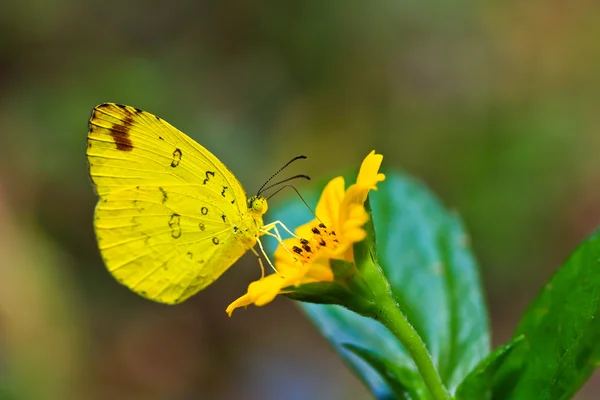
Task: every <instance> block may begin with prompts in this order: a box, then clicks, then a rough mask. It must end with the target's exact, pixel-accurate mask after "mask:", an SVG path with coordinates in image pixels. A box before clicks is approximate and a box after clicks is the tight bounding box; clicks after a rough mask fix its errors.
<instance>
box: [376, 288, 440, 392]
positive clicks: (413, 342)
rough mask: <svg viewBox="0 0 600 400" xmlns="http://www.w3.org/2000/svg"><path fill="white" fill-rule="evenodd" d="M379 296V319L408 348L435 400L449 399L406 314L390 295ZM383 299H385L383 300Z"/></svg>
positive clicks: (425, 349)
mask: <svg viewBox="0 0 600 400" xmlns="http://www.w3.org/2000/svg"><path fill="white" fill-rule="evenodd" d="M382 297H383V298H379V299H378V300H379V304H378V305H379V306H380V307H381V308H380V311H381V314H380V315H379V316H380V321H381V323H382V324H383V325H385V326H386V327H387V328H388V329H389V330H390V331H391V332H392V333H393V334H394V335H395V336H396V337H397V338H398V339H399V340H400V342H401V343H402V345H403V346H404V347H405V348H406V349H407V350H408V352H409V353H410V355H411V356H412V359H413V361H414V362H415V364H416V366H417V369H418V370H419V373H420V374H421V377H422V378H423V381H424V382H425V385H426V386H427V388H428V389H429V392H430V393H431V395H432V397H433V398H434V399H435V400H449V399H450V395H449V394H448V392H447V391H446V388H445V387H444V384H443V383H442V379H441V378H440V375H439V374H438V372H437V370H436V368H435V366H434V365H433V360H432V359H431V356H430V355H429V352H428V351H427V348H426V347H425V343H423V340H422V339H421V337H420V336H419V334H418V333H417V331H415V328H413V327H412V325H411V324H410V323H409V322H408V320H407V319H406V316H405V315H404V314H403V313H402V311H400V309H399V308H398V304H397V303H396V301H395V300H394V299H393V297H392V296H391V295H388V296H382ZM384 299H385V300H384Z"/></svg>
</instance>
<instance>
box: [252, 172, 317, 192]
mask: <svg viewBox="0 0 600 400" xmlns="http://www.w3.org/2000/svg"><path fill="white" fill-rule="evenodd" d="M293 179H308V180H309V181H310V176H308V175H304V174H300V175H295V176H292V177H291V178H286V179H284V180H282V181H279V182H277V183H273V184H271V185H269V186H267V187H266V188H264V189H261V190H260V191H259V192H258V194H259V195H260V194H261V193H264V192H266V191H267V190H269V189H271V188H274V187H275V186H277V185H281V184H282V183H286V182H289V181H291V180H293ZM269 197H270V196H269Z"/></svg>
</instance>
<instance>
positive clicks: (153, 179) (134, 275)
mask: <svg viewBox="0 0 600 400" xmlns="http://www.w3.org/2000/svg"><path fill="white" fill-rule="evenodd" d="M87 155H88V160H89V164H90V174H91V177H92V180H93V182H94V183H95V185H96V190H97V192H98V195H99V196H100V201H99V203H98V206H97V207H96V213H95V228H96V236H97V238H98V244H99V247H100V250H101V253H102V256H103V258H104V261H105V263H106V265H107V268H108V269H109V271H110V272H111V273H112V274H113V275H114V276H115V277H116V278H117V279H118V280H119V281H120V282H122V283H123V284H125V285H126V286H128V287H129V288H131V289H132V290H134V291H136V292H137V293H139V294H141V295H143V296H145V297H148V298H150V299H152V300H156V301H160V302H164V303H176V302H179V301H182V300H184V299H186V298H187V297H189V296H191V295H193V294H194V293H196V292H197V291H199V290H201V289H202V288H204V287H206V286H207V285H208V284H210V283H211V282H213V281H214V280H215V279H217V278H218V277H219V276H220V275H221V274H222V273H223V272H224V271H225V270H226V269H227V268H228V267H229V266H230V265H231V264H232V263H233V262H235V260H237V258H239V257H240V256H241V255H242V254H243V253H244V252H245V251H246V250H247V247H248V243H244V242H242V241H241V240H239V239H238V238H237V237H236V234H235V231H234V228H233V227H236V228H235V229H236V230H237V227H242V226H245V225H247V221H245V218H247V217H245V214H244V211H245V208H246V195H245V192H244V190H243V188H242V187H241V185H240V183H239V182H238V181H237V179H236V178H235V177H234V176H233V175H232V174H231V172H229V170H228V169H227V168H226V167H225V166H224V165H223V164H222V163H221V162H220V161H219V160H218V159H217V158H216V157H215V156H213V155H212V154H211V153H210V152H208V150H206V149H205V148H203V147H202V146H200V145H198V144H197V143H196V142H194V141H193V140H192V139H190V138H189V137H187V136H186V135H185V134H183V133H182V132H180V131H178V130H177V129H175V128H174V127H173V126H171V125H170V124H168V123H167V122H166V121H164V120H162V119H160V118H158V117H156V116H154V115H152V114H150V113H147V112H144V111H141V110H138V109H136V108H133V107H129V106H121V105H116V104H102V105H100V106H97V107H96V108H94V111H93V112H92V117H91V119H90V129H89V134H88V150H87ZM246 235H249V236H252V235H254V233H253V232H250V233H246Z"/></svg>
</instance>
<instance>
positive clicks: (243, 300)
mask: <svg viewBox="0 0 600 400" xmlns="http://www.w3.org/2000/svg"><path fill="white" fill-rule="evenodd" d="M382 161H383V156H382V155H381V154H375V151H374V150H373V151H372V152H371V153H370V154H369V155H368V156H367V157H366V158H365V159H364V160H363V162H362V165H361V167H360V172H359V173H358V178H357V179H356V183H355V184H353V185H350V187H349V188H348V189H346V190H344V185H345V184H344V178H343V177H341V176H340V177H337V178H334V179H333V180H331V181H330V182H329V183H328V184H327V186H325V189H323V193H322V194H321V198H320V199H319V202H318V203H317V208H316V212H315V213H316V217H317V218H316V219H315V220H312V221H310V222H309V223H307V224H304V225H302V226H300V227H298V228H297V229H296V235H297V236H298V238H291V239H286V240H284V246H281V245H280V246H279V247H278V248H277V250H276V251H275V268H276V269H277V272H276V273H274V274H271V275H268V276H266V277H263V278H261V279H259V280H258V281H255V282H252V283H251V284H250V285H249V286H248V292H247V293H246V294H245V295H243V296H242V297H240V298H238V299H237V300H235V301H234V302H233V303H231V304H230V305H229V307H227V310H226V312H227V314H229V316H231V314H232V313H233V310H235V309H236V308H238V307H243V306H247V305H249V304H252V303H254V304H255V305H257V306H263V305H265V304H267V303H270V302H271V301H272V300H273V299H274V298H275V296H277V295H278V294H281V293H289V292H292V291H293V287H298V286H300V285H304V284H307V283H314V282H331V281H333V280H334V274H333V271H332V269H331V266H330V262H329V261H330V260H331V259H334V260H345V261H350V262H353V261H354V253H353V245H354V243H357V242H360V241H362V240H363V239H364V238H365V237H366V235H367V233H366V232H365V230H364V229H363V225H364V224H365V223H366V222H367V221H368V220H369V215H368V214H367V212H366V210H365V207H364V203H365V201H366V199H367V195H368V194H369V191H370V190H377V183H378V182H381V181H383V180H384V179H385V175H384V174H382V173H379V167H380V166H381V162H382Z"/></svg>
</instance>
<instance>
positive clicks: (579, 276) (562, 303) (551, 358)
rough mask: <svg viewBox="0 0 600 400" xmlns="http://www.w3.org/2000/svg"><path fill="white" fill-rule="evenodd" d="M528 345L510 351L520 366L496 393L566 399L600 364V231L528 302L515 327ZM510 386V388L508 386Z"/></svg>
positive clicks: (511, 361)
mask: <svg viewBox="0 0 600 400" xmlns="http://www.w3.org/2000/svg"><path fill="white" fill-rule="evenodd" d="M516 335H524V337H525V339H526V341H527V344H528V348H527V349H526V350H527V351H525V352H518V354H514V355H513V354H511V355H510V356H509V357H508V360H507V362H506V364H507V365H508V366H511V367H512V366H515V365H519V368H520V372H519V373H518V374H514V377H513V382H512V384H511V385H504V386H499V387H495V388H494V395H495V396H497V398H506V397H500V396H508V395H510V398H511V399H532V398H535V399H540V400H553V399H567V398H570V397H571V396H572V395H573V394H574V393H575V392H576V391H577V390H578V389H579V388H580V387H581V386H582V385H583V383H584V382H585V381H586V380H587V379H588V378H589V377H590V375H591V374H592V372H593V370H594V369H595V368H596V367H597V366H598V364H599V363H600V233H599V232H596V233H595V234H593V235H592V236H590V237H589V238H588V239H587V240H586V241H584V242H583V244H581V245H580V246H579V248H578V249H577V250H576V251H575V253H573V254H572V255H571V257H570V258H569V259H568V260H567V262H566V263H565V264H564V265H563V267H562V268H561V269H559V270H558V271H557V272H556V273H555V275H554V276H553V277H552V279H551V280H550V282H549V283H548V284H546V286H545V287H544V288H543V290H542V292H541V293H540V294H539V295H538V296H537V298H536V299H535V300H534V301H533V302H532V304H531V305H530V306H529V308H528V310H527V312H526V313H525V315H524V316H523V318H522V320H521V322H520V323H519V326H518V328H517V331H516ZM507 386H508V387H507Z"/></svg>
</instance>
